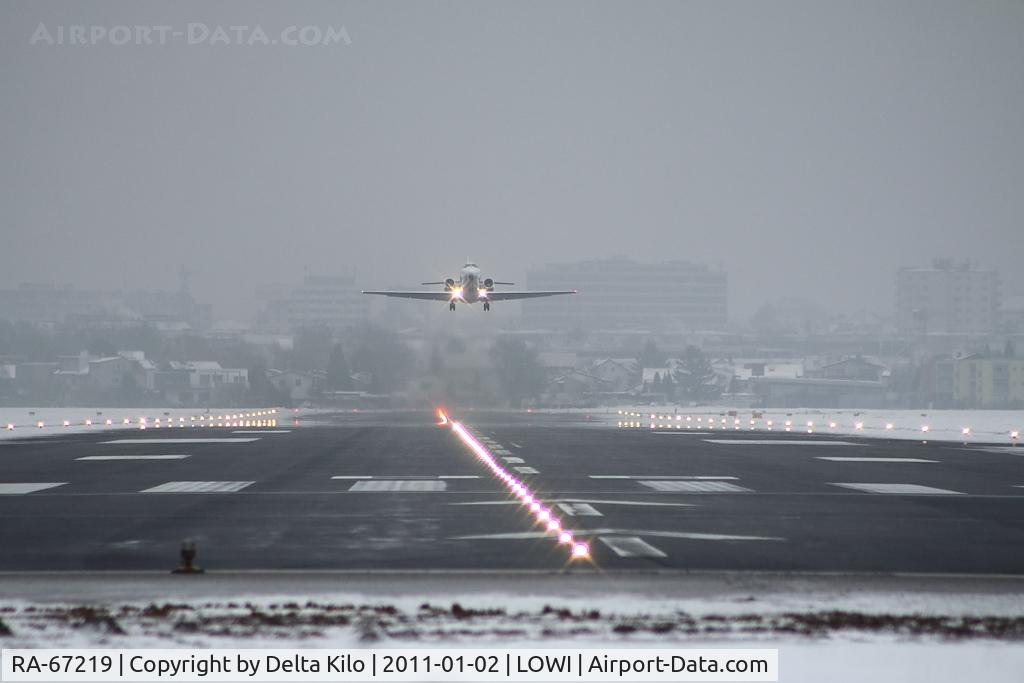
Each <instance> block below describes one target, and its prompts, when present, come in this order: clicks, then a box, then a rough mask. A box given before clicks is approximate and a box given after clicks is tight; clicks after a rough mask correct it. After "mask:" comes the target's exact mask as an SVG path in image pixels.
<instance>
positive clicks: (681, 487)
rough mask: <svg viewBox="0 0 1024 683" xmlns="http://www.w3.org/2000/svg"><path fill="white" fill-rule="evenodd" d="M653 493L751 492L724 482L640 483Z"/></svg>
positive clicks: (661, 481) (657, 481) (659, 481)
mask: <svg viewBox="0 0 1024 683" xmlns="http://www.w3.org/2000/svg"><path fill="white" fill-rule="evenodd" d="M637 483H640V484H643V485H644V486H646V487H648V488H652V489H654V490H655V491H665V492H673V493H750V492H751V490H750V489H748V488H744V487H743V486H737V485H736V484H730V483H728V482H724V481H665V480H656V481H640V482H637Z"/></svg>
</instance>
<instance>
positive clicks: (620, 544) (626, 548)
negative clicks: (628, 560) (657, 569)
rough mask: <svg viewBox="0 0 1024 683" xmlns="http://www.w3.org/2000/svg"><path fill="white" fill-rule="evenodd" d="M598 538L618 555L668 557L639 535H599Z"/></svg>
mask: <svg viewBox="0 0 1024 683" xmlns="http://www.w3.org/2000/svg"><path fill="white" fill-rule="evenodd" d="M600 540H601V542H602V543H604V544H605V545H606V546H608V547H609V548H611V549H612V550H613V551H615V554H616V555H618V556H619V557H668V555H666V554H665V553H663V552H661V551H660V550H658V549H657V548H655V547H654V546H653V545H651V544H650V543H648V542H646V541H645V540H643V539H642V538H640V537H639V536H601V539H600Z"/></svg>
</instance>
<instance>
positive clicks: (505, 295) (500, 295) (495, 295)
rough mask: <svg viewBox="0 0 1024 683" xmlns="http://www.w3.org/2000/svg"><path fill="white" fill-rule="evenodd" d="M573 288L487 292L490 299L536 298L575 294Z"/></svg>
mask: <svg viewBox="0 0 1024 683" xmlns="http://www.w3.org/2000/svg"><path fill="white" fill-rule="evenodd" d="M575 293H576V290H575V289H569V290H566V291H559V292H487V298H488V299H489V300H491V301H511V300H513V299H536V298H538V297H542V296H558V295H559V294H575Z"/></svg>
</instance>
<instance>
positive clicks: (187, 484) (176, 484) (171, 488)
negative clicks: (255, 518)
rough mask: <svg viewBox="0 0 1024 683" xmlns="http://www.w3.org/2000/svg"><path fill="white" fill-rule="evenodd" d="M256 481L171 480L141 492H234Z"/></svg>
mask: <svg viewBox="0 0 1024 683" xmlns="http://www.w3.org/2000/svg"><path fill="white" fill-rule="evenodd" d="M255 483H256V482H254V481H169V482H167V483H166V484H160V485H159V486H154V487H153V488H150V489H143V490H142V491H140V493H234V492H235V491H241V490H242V489H244V488H245V487H247V486H252V485H253V484H255Z"/></svg>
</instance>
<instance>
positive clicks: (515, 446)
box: [508, 441, 522, 448]
mask: <svg viewBox="0 0 1024 683" xmlns="http://www.w3.org/2000/svg"><path fill="white" fill-rule="evenodd" d="M508 443H509V445H510V446H512V448H522V446H520V445H519V444H517V443H516V442H515V441H509V442H508Z"/></svg>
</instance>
